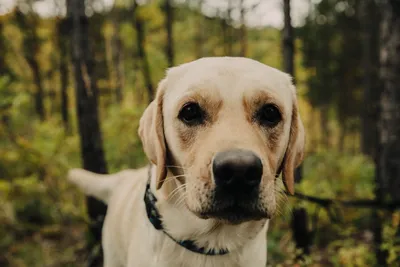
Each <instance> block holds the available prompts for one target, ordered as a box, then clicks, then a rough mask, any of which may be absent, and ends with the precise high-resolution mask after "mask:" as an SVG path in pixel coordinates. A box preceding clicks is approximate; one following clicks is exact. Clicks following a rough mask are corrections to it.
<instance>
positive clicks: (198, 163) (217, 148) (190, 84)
mask: <svg viewBox="0 0 400 267" xmlns="http://www.w3.org/2000/svg"><path fill="white" fill-rule="evenodd" d="M139 135H140V137H141V139H142V142H143V146H144V150H145V153H146V155H147V156H148V158H149V159H150V161H151V162H152V163H154V164H155V165H156V166H157V188H158V189H159V188H161V186H162V185H163V182H164V181H165V179H166V176H167V173H172V174H173V175H175V176H176V177H177V178H176V179H179V181H180V182H181V183H182V184H184V186H182V187H181V188H182V194H181V195H182V198H183V200H182V201H183V203H185V205H186V206H187V208H188V209H189V210H190V211H191V212H193V213H194V214H196V215H197V216H198V217H200V218H214V219H217V220H221V221H223V222H226V223H241V222H244V221H250V220H256V219H262V218H269V217H271V216H272V215H273V214H274V212H275V209H276V194H277V191H276V185H275V176H276V174H277V173H278V172H279V171H280V170H282V173H283V175H282V176H283V181H284V184H285V186H286V189H287V191H289V193H291V194H293V193H294V170H295V168H296V167H297V166H298V165H299V164H300V163H301V161H302V159H303V148H304V139H305V138H304V127H303V124H302V122H301V119H300V116H299V114H298V108H297V99H296V92H295V88H294V86H293V84H292V81H291V77H290V76H289V75H287V74H285V73H283V72H281V71H279V70H277V69H274V68H271V67H268V66H266V65H264V64H261V63H259V62H257V61H254V60H251V59H246V58H229V57H224V58H203V59H199V60H196V61H193V62H191V63H187V64H183V65H181V66H178V67H175V68H172V69H170V70H169V71H168V73H167V76H166V78H165V79H164V80H162V81H161V82H160V84H159V88H158V90H157V94H156V97H155V99H154V101H153V102H152V103H151V104H150V105H149V106H148V108H147V109H146V111H145V112H144V114H143V117H142V118H141V121H140V127H139Z"/></svg>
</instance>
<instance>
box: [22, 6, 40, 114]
mask: <svg viewBox="0 0 400 267" xmlns="http://www.w3.org/2000/svg"><path fill="white" fill-rule="evenodd" d="M28 15H29V18H28V17H27V16H28ZM15 21H16V24H17V25H18V27H19V28H20V30H21V32H22V33H23V35H24V39H23V55H24V57H25V59H26V62H27V63H28V65H29V67H30V69H31V72H32V76H33V81H34V85H35V90H34V93H33V97H34V103H35V111H36V113H37V114H38V116H39V118H40V119H41V120H42V121H43V120H44V119H45V116H46V114H45V108H44V89H43V81H42V76H41V73H40V67H39V63H38V59H37V57H38V54H39V49H40V39H39V37H38V35H37V32H36V31H37V28H38V24H39V16H38V15H37V14H36V13H34V12H32V10H31V12H29V13H28V14H24V13H22V12H21V11H20V10H19V9H17V10H16V11H15Z"/></svg>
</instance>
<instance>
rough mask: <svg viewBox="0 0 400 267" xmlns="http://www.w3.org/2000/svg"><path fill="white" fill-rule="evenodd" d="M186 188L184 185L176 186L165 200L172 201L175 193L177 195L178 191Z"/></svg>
mask: <svg viewBox="0 0 400 267" xmlns="http://www.w3.org/2000/svg"><path fill="white" fill-rule="evenodd" d="M185 186H186V184H181V185H179V186H177V187H176V188H175V189H174V190H172V192H171V193H169V194H168V196H167V198H168V199H172V198H173V197H174V196H175V195H176V194H177V193H179V190H180V189H183V188H184V187H185Z"/></svg>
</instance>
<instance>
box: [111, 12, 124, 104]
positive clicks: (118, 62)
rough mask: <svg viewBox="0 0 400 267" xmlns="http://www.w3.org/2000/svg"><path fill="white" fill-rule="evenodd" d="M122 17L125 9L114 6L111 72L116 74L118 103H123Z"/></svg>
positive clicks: (112, 13) (112, 15)
mask: <svg viewBox="0 0 400 267" xmlns="http://www.w3.org/2000/svg"><path fill="white" fill-rule="evenodd" d="M121 17H123V11H122V10H120V9H119V8H118V7H116V6H114V8H113V11H112V12H111V16H110V19H111V23H112V26H113V34H112V36H111V54H112V56H111V57H112V68H111V69H112V70H111V71H110V73H113V74H114V79H115V84H114V86H115V96H116V99H117V102H118V103H121V102H122V100H123V92H122V87H123V83H122V80H123V64H122V40H121V37H120V31H119V29H120V20H121Z"/></svg>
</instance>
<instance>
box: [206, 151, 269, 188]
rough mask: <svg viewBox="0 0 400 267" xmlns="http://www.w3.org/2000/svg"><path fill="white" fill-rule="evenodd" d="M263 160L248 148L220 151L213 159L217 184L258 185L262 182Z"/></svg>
mask: <svg viewBox="0 0 400 267" xmlns="http://www.w3.org/2000/svg"><path fill="white" fill-rule="evenodd" d="M262 172H263V166H262V162H261V160H260V158H259V157H257V155H255V154H254V153H253V152H251V151H248V150H241V149H235V150H228V151H224V152H220V153H218V154H217V155H216V157H215V158H214V161H213V173H214V179H215V183H216V185H217V186H225V187H226V186H233V185H235V186H237V187H240V186H246V187H256V186H258V185H259V184H260V182H261V176H262Z"/></svg>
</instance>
